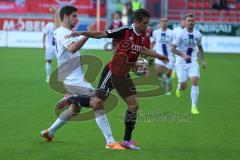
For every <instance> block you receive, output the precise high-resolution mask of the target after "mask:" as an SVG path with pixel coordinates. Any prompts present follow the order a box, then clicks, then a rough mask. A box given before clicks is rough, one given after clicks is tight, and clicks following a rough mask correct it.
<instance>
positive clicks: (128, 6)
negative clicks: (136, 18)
mask: <svg viewBox="0 0 240 160" xmlns="http://www.w3.org/2000/svg"><path fill="white" fill-rule="evenodd" d="M125 6H126V9H127V17H128V24H131V23H132V15H133V10H132V0H128V2H127V3H126V4H125Z"/></svg>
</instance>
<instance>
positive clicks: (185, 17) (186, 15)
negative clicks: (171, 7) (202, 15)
mask: <svg viewBox="0 0 240 160" xmlns="http://www.w3.org/2000/svg"><path fill="white" fill-rule="evenodd" d="M188 17H191V18H194V15H193V14H192V13H188V14H185V16H184V19H185V20H186V19H187V18H188Z"/></svg>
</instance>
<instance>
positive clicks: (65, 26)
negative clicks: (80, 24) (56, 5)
mask: <svg viewBox="0 0 240 160" xmlns="http://www.w3.org/2000/svg"><path fill="white" fill-rule="evenodd" d="M62 26H63V27H64V28H67V29H69V30H72V28H71V26H70V25H68V24H66V23H62Z"/></svg>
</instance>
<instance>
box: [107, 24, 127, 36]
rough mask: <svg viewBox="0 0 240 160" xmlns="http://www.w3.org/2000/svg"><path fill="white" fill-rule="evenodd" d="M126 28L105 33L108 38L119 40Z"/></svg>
mask: <svg viewBox="0 0 240 160" xmlns="http://www.w3.org/2000/svg"><path fill="white" fill-rule="evenodd" d="M125 30H126V26H122V27H119V28H116V29H112V30H108V31H106V33H107V36H108V38H120V37H122V36H123V35H124V31H125Z"/></svg>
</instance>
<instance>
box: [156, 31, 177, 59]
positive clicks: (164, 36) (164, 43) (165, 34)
mask: <svg viewBox="0 0 240 160" xmlns="http://www.w3.org/2000/svg"><path fill="white" fill-rule="evenodd" d="M172 38H173V32H172V30H170V29H167V30H166V31H162V29H161V28H160V29H157V30H154V31H153V42H155V50H156V52H157V53H158V54H161V55H165V56H167V57H168V58H169V59H170V60H174V57H173V53H172V52H171V44H172Z"/></svg>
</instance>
